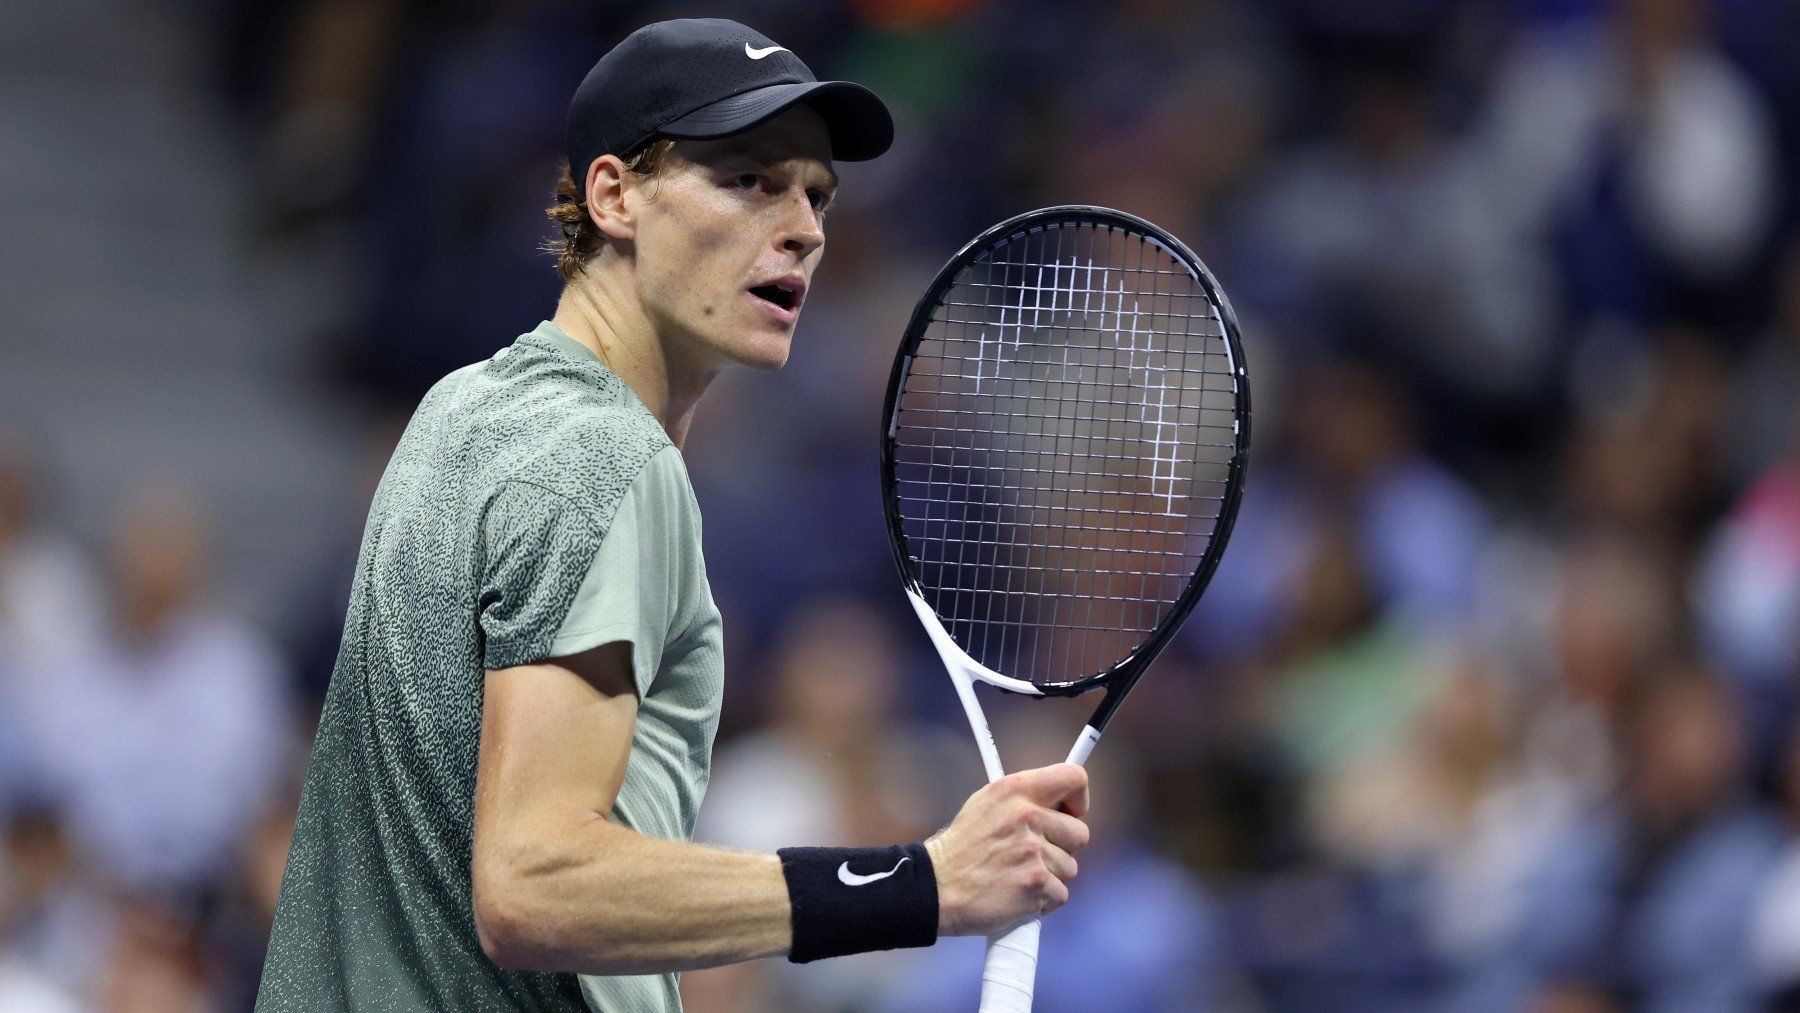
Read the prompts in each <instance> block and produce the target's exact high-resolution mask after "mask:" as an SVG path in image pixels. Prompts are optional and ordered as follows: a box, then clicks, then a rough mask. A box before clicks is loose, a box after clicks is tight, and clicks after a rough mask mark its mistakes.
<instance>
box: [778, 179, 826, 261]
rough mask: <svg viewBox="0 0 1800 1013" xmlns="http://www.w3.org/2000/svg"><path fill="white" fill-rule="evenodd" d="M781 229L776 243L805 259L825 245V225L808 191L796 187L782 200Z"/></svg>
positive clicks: (784, 249) (786, 250)
mask: <svg viewBox="0 0 1800 1013" xmlns="http://www.w3.org/2000/svg"><path fill="white" fill-rule="evenodd" d="M782 210H783V213H782V218H781V230H780V231H779V232H778V233H777V236H776V243H777V245H778V246H780V247H781V249H782V250H783V251H785V252H788V253H793V254H796V255H797V256H798V257H799V259H801V260H805V259H806V258H807V257H809V256H811V255H812V254H813V251H815V250H817V249H818V248H819V247H821V246H824V245H825V225H824V222H822V221H821V220H820V218H819V212H818V211H817V210H816V209H815V208H814V207H813V206H812V198H811V197H809V196H808V195H807V194H806V191H804V190H800V189H797V188H796V189H795V190H793V191H792V192H790V194H789V195H788V197H787V199H786V200H784V201H783V202H782Z"/></svg>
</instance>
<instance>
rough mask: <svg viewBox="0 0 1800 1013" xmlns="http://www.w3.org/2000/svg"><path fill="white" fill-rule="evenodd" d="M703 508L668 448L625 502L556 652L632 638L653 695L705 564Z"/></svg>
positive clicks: (642, 682)
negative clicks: (701, 540) (699, 508)
mask: <svg viewBox="0 0 1800 1013" xmlns="http://www.w3.org/2000/svg"><path fill="white" fill-rule="evenodd" d="M697 513H698V511H697V508H696V507H695V505H694V500H693V493H692V491H691V488H690V487H689V485H688V480H687V472H686V470H685V469H684V468H683V466H682V463H681V453H680V452H679V451H677V450H676V449H675V448H673V447H668V448H665V449H664V450H662V451H660V452H658V454H657V455H656V456H655V457H653V458H651V459H650V460H649V462H647V463H646V464H645V465H644V468H643V470H642V471H641V472H639V474H638V476H637V479H636V480H635V481H633V482H632V484H631V488H630V489H629V490H628V491H627V492H626V494H625V497H624V499H623V500H621V501H620V503H619V509H618V512H617V513H616V514H614V516H613V520H612V523H611V524H609V525H608V526H607V529H606V537H605V539H604V540H603V541H602V542H601V543H600V551H599V552H597V553H596V554H595V555H594V561H593V565H592V566H591V567H589V569H588V572H587V575H586V577H585V579H584V580H583V581H582V583H581V587H580V589H579V590H578V591H577V593H576V596H575V601H574V604H573V605H572V606H571V607H570V608H569V611H568V615H567V616H566V617H565V619H564V620H563V624H562V628H561V629H560V630H558V631H557V634H556V639H555V641H554V642H553V643H552V644H551V655H552V656H556V657H560V656H566V655H571V654H579V653H581V652H582V651H587V650H591V649H593V648H595V647H599V646H600V645H602V644H609V643H614V642H618V641H626V642H629V643H630V644H631V666H632V675H633V677H634V678H635V680H636V682H637V689H638V695H639V696H644V695H647V694H648V693H649V692H650V685H651V683H652V682H653V681H654V680H655V678H656V673H657V671H658V670H659V669H660V668H661V665H662V656H663V652H664V651H665V650H666V649H667V647H668V645H669V643H670V642H671V641H672V640H674V639H675V637H676V634H677V633H678V632H679V630H680V629H681V616H682V614H683V611H684V608H683V602H684V601H686V600H687V597H688V595H689V593H690V590H691V587H692V584H693V581H694V574H695V573H696V572H697V571H698V570H699V568H700V565H701V564H700V560H699V552H700V549H699V542H698V537H697V535H698V517H697Z"/></svg>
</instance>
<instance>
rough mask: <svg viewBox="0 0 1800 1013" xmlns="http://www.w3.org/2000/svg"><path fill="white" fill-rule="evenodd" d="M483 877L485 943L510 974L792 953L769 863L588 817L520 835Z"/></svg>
mask: <svg viewBox="0 0 1800 1013" xmlns="http://www.w3.org/2000/svg"><path fill="white" fill-rule="evenodd" d="M483 872H484V874H482V875H478V876H477V883H476V892H477V894H478V896H477V906H476V910H477V911H478V912H483V911H485V912H486V913H488V915H489V918H488V919H486V920H487V921H492V922H494V923H495V924H493V925H491V926H484V931H483V935H484V938H489V939H491V941H492V943H493V945H492V946H491V950H498V951H499V953H498V956H497V957H496V959H497V960H499V961H500V962H502V963H503V964H505V965H506V966H509V967H516V968H520V969H532V970H556V971H574V972H580V973H584V974H608V975H617V974H650V973H658V972H665V971H683V970H691V969H694V968H700V967H712V966H715V965H718V964H729V963H736V962H738V961H743V960H754V959H757V958H759V957H769V956H778V955H781V954H784V953H786V952H787V951H788V948H789V946H790V945H791V940H792V927H791V921H790V918H791V915H790V912H789V907H788V893H787V885H786V882H785V880H784V879H783V877H782V872H781V864H780V862H779V861H778V860H777V859H776V857H775V856H773V855H752V854H742V853H737V852H730V851H721V850H717V849H714V848H708V847H704V846H701V845H694V844H687V843H680V842H675V841H665V840H660V839H657V838H653V837H646V836H644V835H642V834H639V833H637V832H635V831H632V830H630V829H627V828H625V827H621V826H618V825H616V824H613V823H609V822H607V821H606V820H604V819H601V818H599V817H597V816H596V817H594V818H592V819H590V820H588V821H586V822H584V823H582V824H581V825H579V826H577V827H572V828H563V829H561V830H559V831H558V832H555V833H542V834H538V835H533V836H530V837H524V836H522V837H521V838H520V842H519V843H517V844H515V845H514V846H513V847H511V848H510V849H508V850H507V852H506V853H505V854H504V855H503V856H501V855H497V856H495V857H494V858H493V859H492V860H490V862H489V863H488V866H487V868H486V869H485V870H483ZM484 893H487V894H489V896H481V895H482V894H484ZM489 901H491V903H489ZM479 920H481V919H478V921H479Z"/></svg>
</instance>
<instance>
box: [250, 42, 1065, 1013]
mask: <svg viewBox="0 0 1800 1013" xmlns="http://www.w3.org/2000/svg"><path fill="white" fill-rule="evenodd" d="M892 135H893V125H892V120H891V119H890V117H889V115H888V112H887V109H886V107H885V106H884V105H883V104H882V102H881V100H880V99H879V98H877V97H876V96H875V95H874V93H872V92H870V91H868V90H867V89H865V88H863V87H861V86H859V85H855V84H850V83H846V82H820V81H818V80H816V79H815V78H814V76H813V74H812V72H811V71H809V70H808V69H807V67H806V65H805V64H803V63H801V62H800V60H799V58H798V57H796V56H795V55H794V54H793V53H792V52H789V51H788V50H787V49H785V48H783V47H782V46H780V45H777V44H776V43H775V42H773V41H771V40H769V39H768V38H765V37H764V36H762V35H760V34H758V33H756V32H754V31H752V30H750V29H748V28H746V27H744V26H742V25H739V24H735V23H733V22H730V21H718V20H694V21H670V22H664V23H660V24H655V25H651V26H649V27H647V28H644V29H641V30H639V31H638V32H636V33H634V34H633V35H631V36H630V37H629V38H627V39H626V40H625V41H624V42H622V43H620V44H619V45H618V47H616V48H615V49H613V50H612V51H611V52H610V53H608V54H607V55H606V56H605V57H603V58H602V59H601V60H600V61H599V63H597V64H596V65H595V66H594V68H593V70H592V71H591V72H589V74H588V76H587V78H586V79H585V80H584V81H583V82H582V84H581V86H580V88H579V89H578V90H577V91H576V93H575V96H574V99H573V101H572V103H571V105H570V109H569V133H568V146H569V164H570V166H571V167H572V169H573V172H572V173H571V176H570V179H569V180H568V181H567V185H566V186H565V187H564V190H565V194H564V197H563V199H562V201H561V202H560V203H559V205H558V206H557V207H556V208H552V209H551V211H552V217H554V218H557V219H558V220H559V221H561V222H563V223H564V236H565V240H566V241H565V243H564V244H563V259H562V262H561V264H560V266H559V269H560V270H561V271H562V274H563V276H564V278H565V280H566V282H567V285H566V287H565V288H564V291H563V295H562V299H561V302H560V304H559V305H558V307H557V310H556V314H555V317H554V319H552V320H549V321H546V322H544V323H542V324H540V325H539V326H538V327H537V328H536V329H535V330H533V331H531V332H530V333H528V334H525V335H523V336H521V337H520V338H519V339H518V340H517V341H516V342H514V343H513V344H512V345H511V346H509V347H507V348H505V349H503V350H502V351H501V352H499V353H498V354H497V355H495V356H494V357H493V358H491V359H489V360H487V361H485V362H480V363H476V364H474V365H471V366H468V367H465V368H463V369H459V370H457V371H456V372H454V373H451V374H450V375H449V376H448V377H446V378H444V379H443V380H442V381H440V382H439V383H438V384H437V385H436V386H434V387H433V388H432V390H431V391H430V392H429V393H428V394H427V395H426V396H425V399H424V401H423V402H422V403H421V404H420V406H419V408H418V411H417V412H416V414H415V415H414V416H413V419H412V421H411V423H410V424H409V426H408V427H407V430H406V433H405V435H404V436H403V437H402V438H401V440H400V444H399V446H398V447H397V448H396V450H395V452H394V456H393V459H392V460H391V461H390V462H389V464H388V468H387V471H386V473H385V474H384V475H383V477H382V480H381V484H380V487H379V489H378V490H377V492H376V495H375V500H374V504H373V506H372V508H371V509H370V513H369V520H368V525H367V528H366V530H365V532H364V536H363V543H362V550H361V555H360V559H359V561H358V563H357V571H356V578H355V584H354V589H353V591H352V594H351V600H350V609H349V615H348V618H347V620H346V623H345V630H344V638H343V642H342V645H341V647H340V651H339V655H338V660H337V665H336V668H335V670H334V671H333V673H332V679H331V687H330V690H329V692H328V694H327V697H326V701H325V707H324V713H323V715H322V717H321V720H320V725H319V732H318V738H317V740H316V742H315V743H314V746H313V752H312V759H311V763H310V765H309V767H308V769H307V776H306V784H305V790H304V794H303V797H302V800H301V803H300V812H299V819H298V825H297V826H296V828H295V832H294V841H293V847H292V850H291V852H290V855H289V859H288V865H287V872H286V875H285V878H284V880H283V883H282V890H281V900H280V905H279V908H278V910H277V912H276V917H275V926H274V932H273V938H272V939H271V940H270V944H269V953H268V960H267V964H266V966H265V968H264V972H263V979H262V985H261V992H260V994H259V995H258V997H257V1008H258V1009H259V1010H266V1011H276V1010H305V1011H308V1013H317V1011H326V1010H352V1009H353V1010H370V1011H374V1010H380V1011H399V1010H493V1009H530V1010H540V1009H542V1010H582V1009H590V1008H591V1009H597V1010H606V1011H608V1013H635V1011H651V1010H654V1011H663V1010H675V1009H679V1008H680V998H679V996H678V994H677V991H676V975H675V972H678V971H681V970H683V969H687V968H698V967H707V966H711V965H716V964H725V963H730V962H734V961H741V960H750V959H753V958H757V957H768V956H776V955H785V956H787V957H788V959H790V960H795V961H808V960H815V959H819V958H822V957H831V956H837V955H840V954H848V953H856V952H861V951H866V950H876V949H887V948H895V947H903V946H923V945H929V944H930V943H932V942H933V941H934V940H935V939H936V938H937V937H938V936H939V935H942V934H987V933H991V932H994V931H997V930H999V929H1001V928H1003V927H1005V926H1007V925H1009V924H1012V923H1013V922H1015V921H1018V920H1019V919H1021V918H1023V917H1024V916H1027V915H1029V914H1032V913H1035V912H1038V911H1046V910H1050V909H1053V908H1056V907H1058V906H1060V905H1061V904H1062V903H1063V902H1064V901H1065V900H1066V899H1067V897H1068V890H1067V886H1066V884H1067V882H1068V881H1069V880H1070V879H1072V878H1073V877H1074V875H1075V871H1076V866H1075V860H1074V858H1073V857H1071V856H1072V855H1073V854H1074V853H1075V852H1077V851H1079V850H1080V849H1081V848H1082V846H1083V845H1084V844H1085V843H1086V841H1087V828H1086V825H1085V824H1083V823H1082V822H1081V820H1080V817H1081V816H1082V815H1084V814H1085V812H1086V809H1087V781H1086V775H1085V773H1084V772H1083V771H1082V770H1081V768H1079V767H1074V766H1069V765H1066V764H1064V765H1057V766H1053V767H1045V768H1041V769H1038V770H1032V771H1025V772H1023V773H1020V774H1016V775H1013V776H1010V777H1008V778H1006V779H1005V780H1003V781H999V782H995V783H994V784H991V785H988V786H986V787H984V788H982V789H981V790H980V791H978V792H976V793H975V794H974V795H973V796H971V797H970V799H969V800H968V802H967V803H966V804H965V805H964V806H963V808H962V811H961V812H960V813H959V814H958V815H957V817H956V819H955V820H954V821H953V822H952V823H951V825H950V826H949V827H948V828H946V829H945V830H944V831H942V832H941V833H939V834H937V835H936V836H934V837H933V838H932V839H931V840H929V841H926V842H922V843H915V844H900V845H896V846H893V847H887V848H860V849H852V848H790V849H785V850H783V851H781V852H779V853H778V854H775V855H757V854H743V853H734V852H727V851H720V850H714V849H711V848H706V847H702V846H698V845H694V844H692V843H689V836H690V834H691V832H692V828H693V825H694V817H695V813H696V810H697V809H698V807H699V805H700V799H701V795H702V794H703V792H704V790H705V787H706V782H707V777H708V773H709V765H710V762H711V753H712V744H713V734H714V731H715V730H716V728H717V726H718V715H719V702H720V696H721V693H722V691H723V686H724V668H723V654H722V650H721V631H720V619H719V613H718V610H717V609H716V608H715V607H714V605H713V601H712V596H711V593H710V591H709V590H708V586H707V580H706V570H705V566H704V562H703V560H702V559H701V551H700V513H699V508H698V506H697V505H696V503H695V500H694V494H693V491H692V489H691V488H690V486H689V484H688V478H687V473H686V471H685V470H684V469H683V466H682V459H681V453H680V450H681V446H682V443H683V441H684V440H685V438H686V436H687V432H688V426H689V423H690V421H691V420H692V418H693V413H694V407H695V405H696V403H697V402H698V401H699V400H700V397H701V395H702V394H704V393H705V391H706V388H707V385H708V384H710V383H711V382H712V380H713V378H714V377H716V376H717V375H718V374H719V373H720V372H721V371H722V370H725V369H727V368H730V367H732V366H748V367H750V368H752V369H757V370H773V369H776V368H779V367H780V366H781V365H782V364H783V363H784V362H785V361H786V360H787V357H788V351H789V342H790V341H791V339H792V336H793V331H794V323H795V321H796V319H798V317H799V315H800V312H801V308H802V306H803V305H804V303H805V301H806V298H807V290H808V287H809V286H810V284H811V282H812V276H813V271H814V269H815V268H816V267H817V266H818V263H819V256H820V253H821V251H822V249H823V247H824V243H825V233H824V219H825V211H826V208H827V206H828V205H829V204H830V203H831V200H832V195H833V192H834V191H835V189H836V186H837V179H836V177H835V175H834V174H833V172H832V162H833V159H844V160H859V159H869V158H873V157H875V156H877V155H879V154H880V153H882V152H883V151H884V150H885V149H886V148H887V147H888V145H889V143H890V141H891V139H892ZM815 843H819V842H815Z"/></svg>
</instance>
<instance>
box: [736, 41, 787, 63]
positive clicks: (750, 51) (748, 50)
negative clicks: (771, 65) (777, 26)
mask: <svg viewBox="0 0 1800 1013" xmlns="http://www.w3.org/2000/svg"><path fill="white" fill-rule="evenodd" d="M790 52H793V50H791V49H789V48H788V47H786V46H770V47H769V48H767V49H756V48H753V47H752V46H751V45H750V43H748V42H746V43H744V55H745V56H748V57H749V58H750V59H752V60H760V59H762V58H763V57H765V56H768V55H769V54H770V53H790Z"/></svg>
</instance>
